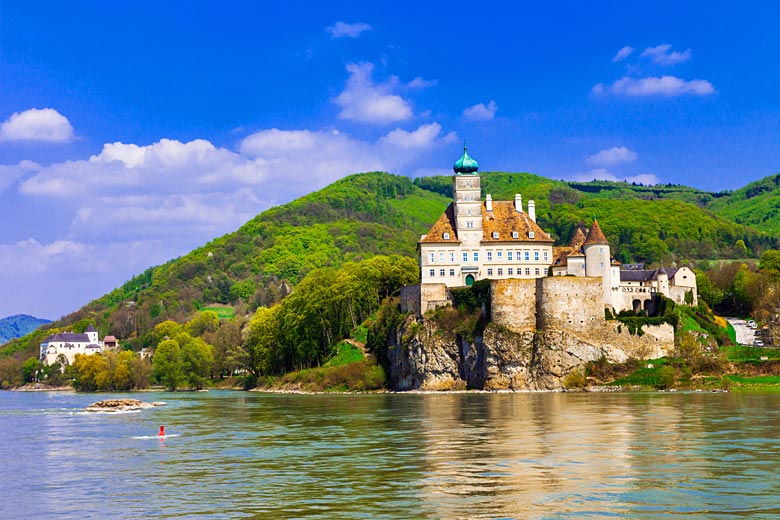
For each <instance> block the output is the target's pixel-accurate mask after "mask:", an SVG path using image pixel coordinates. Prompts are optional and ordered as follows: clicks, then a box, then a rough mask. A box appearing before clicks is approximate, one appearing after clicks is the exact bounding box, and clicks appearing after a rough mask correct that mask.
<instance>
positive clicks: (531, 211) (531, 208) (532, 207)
mask: <svg viewBox="0 0 780 520" xmlns="http://www.w3.org/2000/svg"><path fill="white" fill-rule="evenodd" d="M528 216H529V217H531V220H533V221H534V222H536V203H535V202H534V201H532V200H529V201H528Z"/></svg>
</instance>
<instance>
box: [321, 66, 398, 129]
mask: <svg viewBox="0 0 780 520" xmlns="http://www.w3.org/2000/svg"><path fill="white" fill-rule="evenodd" d="M373 70H374V65H373V64H372V63H350V64H348V65H347V72H349V79H348V80H347V86H346V88H345V89H344V91H343V92H342V93H341V94H339V95H338V96H337V97H336V98H335V99H334V100H333V101H334V102H335V103H336V104H337V105H339V106H340V107H341V111H340V112H339V117H340V118H341V119H348V120H350V121H360V122H363V123H380V124H386V123H394V122H396V121H406V120H409V119H411V117H412V108H411V105H410V104H409V102H408V101H406V100H405V99H403V98H402V97H401V96H399V95H396V94H393V93H392V91H393V90H394V89H395V88H396V87H398V85H399V81H398V78H397V77H395V76H391V77H390V78H389V79H388V81H387V82H385V83H379V84H378V83H374V82H373V81H372V79H371V73H372V72H373Z"/></svg>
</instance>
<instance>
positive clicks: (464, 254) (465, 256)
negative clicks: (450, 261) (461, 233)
mask: <svg viewBox="0 0 780 520" xmlns="http://www.w3.org/2000/svg"><path fill="white" fill-rule="evenodd" d="M463 261H464V262H468V261H469V254H468V253H467V252H466V251H463Z"/></svg>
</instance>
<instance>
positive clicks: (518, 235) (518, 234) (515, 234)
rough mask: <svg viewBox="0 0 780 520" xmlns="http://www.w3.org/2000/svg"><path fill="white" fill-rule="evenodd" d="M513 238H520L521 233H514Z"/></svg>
mask: <svg viewBox="0 0 780 520" xmlns="http://www.w3.org/2000/svg"><path fill="white" fill-rule="evenodd" d="M512 238H520V233H518V232H517V231H512Z"/></svg>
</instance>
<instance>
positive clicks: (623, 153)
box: [586, 146, 637, 166]
mask: <svg viewBox="0 0 780 520" xmlns="http://www.w3.org/2000/svg"><path fill="white" fill-rule="evenodd" d="M636 158H637V154H636V152H635V151H633V150H630V149H629V148H626V147H625V146H615V147H613V148H607V149H605V150H601V151H600V152H598V153H595V154H593V155H591V156H590V157H588V158H587V159H586V161H587V162H588V163H590V164H594V165H596V166H614V165H616V164H622V163H627V162H632V161H635V160H636Z"/></svg>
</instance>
